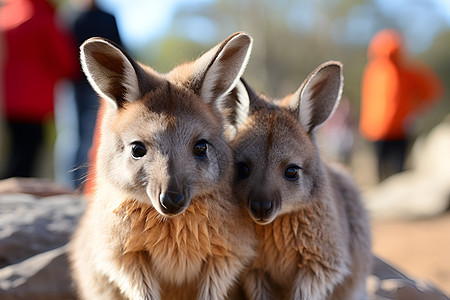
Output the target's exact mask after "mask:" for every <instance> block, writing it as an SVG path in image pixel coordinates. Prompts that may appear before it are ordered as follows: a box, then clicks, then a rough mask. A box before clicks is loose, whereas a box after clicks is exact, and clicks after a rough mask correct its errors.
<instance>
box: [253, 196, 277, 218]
mask: <svg viewBox="0 0 450 300" xmlns="http://www.w3.org/2000/svg"><path fill="white" fill-rule="evenodd" d="M272 207H273V205H272V201H267V200H265V201H251V202H250V210H251V212H252V214H253V216H255V217H259V218H260V219H265V218H266V217H267V216H268V215H269V214H270V212H271V211H272Z"/></svg>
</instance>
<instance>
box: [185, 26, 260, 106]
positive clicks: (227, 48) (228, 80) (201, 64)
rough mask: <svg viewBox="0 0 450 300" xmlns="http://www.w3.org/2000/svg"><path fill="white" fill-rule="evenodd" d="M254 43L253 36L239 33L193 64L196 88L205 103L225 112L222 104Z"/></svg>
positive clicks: (235, 81)
mask: <svg viewBox="0 0 450 300" xmlns="http://www.w3.org/2000/svg"><path fill="white" fill-rule="evenodd" d="M252 44H253V39H252V38H251V37H250V35H248V34H247V33H245V32H237V33H235V34H233V35H231V36H229V37H228V38H227V39H226V40H224V41H223V42H222V43H220V44H218V45H217V46H215V47H214V48H212V49H211V50H209V51H208V52H206V53H205V54H203V55H202V56H201V57H200V58H199V59H197V60H196V61H195V62H194V73H195V75H194V78H195V79H194V84H193V88H194V91H195V92H196V93H198V94H199V95H200V97H201V98H202V100H203V101H204V102H206V103H209V104H212V105H213V106H214V107H216V108H217V109H218V110H219V111H222V109H223V108H224V107H223V103H222V102H223V101H224V99H225V98H226V96H227V95H228V94H229V93H230V92H231V90H232V89H233V88H234V87H235V86H236V83H237V82H238V81H239V78H240V77H241V76H242V74H243V73H244V70H245V67H246V65H247V62H248V59H249V57H250V52H251V48H252Z"/></svg>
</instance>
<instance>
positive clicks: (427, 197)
mask: <svg viewBox="0 0 450 300" xmlns="http://www.w3.org/2000/svg"><path fill="white" fill-rule="evenodd" d="M412 165H413V168H412V169H411V170H409V171H405V172H403V173H399V174H396V175H393V176H391V177H389V178H387V179H386V180H384V181H383V182H381V183H380V184H379V185H378V186H375V187H374V188H372V189H370V190H368V191H366V192H365V193H364V199H365V201H366V205H367V208H368V210H369V212H370V215H371V217H373V218H377V219H388V218H397V219H398V218H402V219H412V218H427V217H433V216H436V215H438V214H440V213H442V212H444V211H445V210H446V209H448V208H449V204H450V117H448V118H447V120H446V121H445V122H443V123H441V124H439V125H438V126H436V127H435V128H434V129H433V130H432V131H431V132H430V133H429V134H428V136H426V137H425V138H421V139H419V140H418V141H417V142H416V143H415V145H414V147H413V151H412Z"/></svg>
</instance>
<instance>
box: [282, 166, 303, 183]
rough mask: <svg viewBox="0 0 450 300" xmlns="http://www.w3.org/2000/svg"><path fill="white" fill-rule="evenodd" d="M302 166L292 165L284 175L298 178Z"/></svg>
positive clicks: (293, 178) (288, 177)
mask: <svg viewBox="0 0 450 300" xmlns="http://www.w3.org/2000/svg"><path fill="white" fill-rule="evenodd" d="M299 170H300V167H298V166H290V167H288V168H287V169H286V170H285V171H284V177H286V179H288V180H296V179H297V178H298V172H299Z"/></svg>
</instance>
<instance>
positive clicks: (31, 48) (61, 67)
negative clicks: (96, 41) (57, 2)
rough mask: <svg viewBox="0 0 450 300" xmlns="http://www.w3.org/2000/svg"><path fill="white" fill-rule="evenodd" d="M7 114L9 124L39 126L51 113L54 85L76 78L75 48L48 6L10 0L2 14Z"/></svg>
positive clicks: (34, 0)
mask: <svg viewBox="0 0 450 300" xmlns="http://www.w3.org/2000/svg"><path fill="white" fill-rule="evenodd" d="M0 29H1V30H2V33H3V41H4V48H5V49H4V53H5V55H6V57H5V58H4V63H3V70H2V71H3V80H4V83H3V88H4V95H3V96H4V102H5V103H4V104H3V110H4V113H5V116H6V118H7V119H8V120H11V121H15V122H36V123H41V122H42V121H43V120H44V119H45V118H46V117H48V116H49V115H50V116H51V115H52V113H53V101H54V87H55V83H56V82H57V81H58V80H60V79H62V78H65V77H66V78H67V77H74V76H75V75H76V74H77V73H78V69H79V64H78V58H77V53H76V46H75V42H74V40H73V39H72V37H71V36H70V35H68V34H67V33H65V32H63V31H62V30H61V28H59V27H58V26H57V24H56V22H55V11H54V9H53V8H52V7H51V6H50V5H49V4H48V3H47V2H46V1H45V0H12V1H6V5H5V6H3V7H1V8H0Z"/></svg>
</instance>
